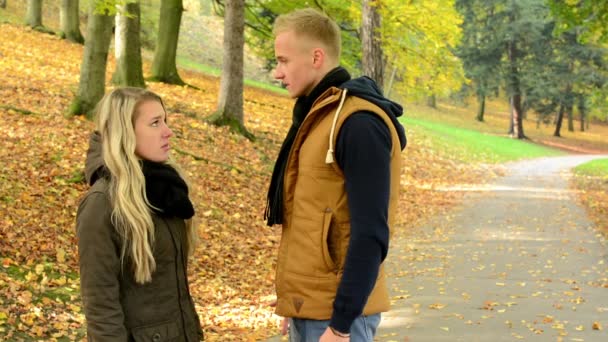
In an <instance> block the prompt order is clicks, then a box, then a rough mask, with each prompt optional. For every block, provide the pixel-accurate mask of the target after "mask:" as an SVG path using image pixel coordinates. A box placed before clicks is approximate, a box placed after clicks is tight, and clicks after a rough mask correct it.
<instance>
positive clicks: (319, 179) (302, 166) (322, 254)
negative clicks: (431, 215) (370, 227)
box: [276, 88, 401, 320]
mask: <svg viewBox="0 0 608 342" xmlns="http://www.w3.org/2000/svg"><path fill="white" fill-rule="evenodd" d="M359 111H369V112H373V113H375V114H376V115H378V116H379V117H380V118H381V119H382V120H384V122H385V123H386V125H387V127H389V129H390V132H391V136H392V141H393V142H392V150H391V156H392V159H391V189H390V201H389V215H388V219H389V227H390V226H392V224H393V222H394V220H395V214H396V211H397V198H398V192H399V177H400V173H401V172H400V171H401V167H400V164H401V163H400V161H401V159H400V153H401V145H400V141H399V136H398V134H397V131H396V129H395V127H394V126H393V123H392V122H391V119H390V118H389V116H388V115H387V114H386V113H385V112H384V111H383V110H382V109H380V108H379V107H378V106H376V105H374V104H372V103H370V102H368V101H365V100H363V99H360V98H357V97H354V96H346V91H342V90H340V89H338V88H330V89H329V90H327V91H326V92H325V93H324V94H323V95H321V96H320V97H319V99H317V101H316V102H315V104H314V105H313V107H312V109H311V111H310V112H309V113H308V115H307V116H306V118H305V120H304V122H303V123H302V126H301V127H300V130H299V131H298V133H297V135H296V138H295V141H294V144H293V147H292V148H291V152H290V154H289V159H288V162H287V167H286V171H285V181H284V218H283V231H282V237H281V245H280V247H279V257H278V265H277V274H276V291H277V297H278V303H277V307H276V313H277V314H278V315H280V316H284V317H297V318H308V319H317V320H326V319H330V318H331V314H332V312H333V307H332V305H333V302H334V298H335V295H336V292H337V289H338V285H339V283H340V278H341V277H342V272H343V266H344V260H345V257H346V251H347V249H348V243H349V237H350V217H349V216H350V215H349V211H348V202H347V196H346V191H345V187H344V176H343V174H342V171H341V170H340V167H339V166H338V164H337V163H336V162H335V161H334V156H333V149H334V146H335V144H336V139H337V136H338V132H339V131H340V127H342V124H343V123H344V121H345V120H346V119H347V118H348V117H349V116H350V115H351V114H353V113H356V112H359ZM330 137H331V138H330ZM330 141H331V143H330ZM330 144H331V146H330ZM388 310H389V295H388V289H387V285H386V280H385V276H384V270H383V267H382V266H381V268H380V273H379V275H378V279H377V281H376V285H375V287H374V289H373V290H372V293H371V295H370V297H369V298H368V301H367V305H366V306H365V309H364V312H363V313H364V314H365V315H370V314H375V313H379V312H384V311H388Z"/></svg>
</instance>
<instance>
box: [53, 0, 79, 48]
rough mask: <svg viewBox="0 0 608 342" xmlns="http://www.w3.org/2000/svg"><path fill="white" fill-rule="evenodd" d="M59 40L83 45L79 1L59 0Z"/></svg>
mask: <svg viewBox="0 0 608 342" xmlns="http://www.w3.org/2000/svg"><path fill="white" fill-rule="evenodd" d="M59 22H60V26H61V33H60V36H61V38H64V39H67V40H69V41H72V42H75V43H79V44H83V43H84V38H83V37H82V33H80V13H79V0H61V8H60V11H59Z"/></svg>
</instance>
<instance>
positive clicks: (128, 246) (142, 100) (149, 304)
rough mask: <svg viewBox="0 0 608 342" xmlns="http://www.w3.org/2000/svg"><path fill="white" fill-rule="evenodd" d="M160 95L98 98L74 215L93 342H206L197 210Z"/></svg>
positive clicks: (134, 91) (129, 92)
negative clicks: (198, 284)
mask: <svg viewBox="0 0 608 342" xmlns="http://www.w3.org/2000/svg"><path fill="white" fill-rule="evenodd" d="M172 135H173V132H172V131H171V129H169V127H168V126H167V114H166V111H165V108H164V106H163V102H162V100H161V98H160V97H159V96H158V95H156V94H154V93H152V92H150V91H147V90H144V89H139V88H120V89H116V90H114V91H112V92H110V93H108V94H107V95H106V96H105V97H104V98H103V99H102V100H101V101H100V102H99V104H98V106H97V113H96V132H95V133H94V134H93V135H92V136H91V140H90V146H89V150H88V152H87V160H86V165H85V175H86V178H87V181H88V183H89V184H90V185H91V189H90V190H89V192H88V193H87V194H86V196H85V198H84V199H83V200H82V202H81V204H80V206H79V208H78V214H77V217H76V226H77V233H78V238H79V241H78V251H79V254H80V285H81V293H82V300H83V305H84V313H85V316H86V319H87V334H88V339H89V341H112V342H114V341H155V342H158V341H199V340H201V339H202V330H201V327H200V323H199V319H198V316H197V314H196V311H195V309H194V303H193V301H192V298H191V296H190V292H189V289H188V279H187V274H186V268H187V257H188V254H189V253H190V252H192V250H193V249H194V241H195V235H196V233H195V230H194V227H193V225H192V221H191V218H192V216H193V215H194V208H193V207H192V203H191V202H190V199H189V197H188V186H187V184H186V183H185V181H184V180H183V178H182V177H181V176H180V174H179V173H178V171H177V168H176V166H175V165H174V164H173V163H172V162H171V160H170V158H169V138H170V137H171V136H172Z"/></svg>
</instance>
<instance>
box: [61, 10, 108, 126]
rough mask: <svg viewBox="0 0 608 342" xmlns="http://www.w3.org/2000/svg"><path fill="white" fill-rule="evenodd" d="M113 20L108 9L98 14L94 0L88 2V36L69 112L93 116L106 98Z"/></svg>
mask: <svg viewBox="0 0 608 342" xmlns="http://www.w3.org/2000/svg"><path fill="white" fill-rule="evenodd" d="M113 22H114V17H113V16H112V15H110V14H109V13H108V12H105V11H104V12H102V13H97V12H96V4H95V2H94V1H91V2H89V21H88V23H87V39H86V41H85V44H84V54H83V58H82V64H81V66H80V83H79V85H78V92H77V94H76V97H75V98H74V100H73V101H72V104H71V106H70V109H69V111H68V114H70V115H80V114H86V115H87V117H88V118H91V117H92V114H93V110H94V108H95V105H96V104H97V102H99V100H100V99H101V98H102V97H103V94H104V91H105V84H106V65H107V60H108V50H109V48H110V41H111V39H112V29H113Z"/></svg>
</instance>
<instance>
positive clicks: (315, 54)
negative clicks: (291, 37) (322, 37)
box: [312, 48, 326, 68]
mask: <svg viewBox="0 0 608 342" xmlns="http://www.w3.org/2000/svg"><path fill="white" fill-rule="evenodd" d="M325 57H326V56H325V51H324V50H323V49H321V48H315V49H314V50H312V65H313V66H314V67H315V68H321V67H322V66H323V65H324V64H325Z"/></svg>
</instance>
